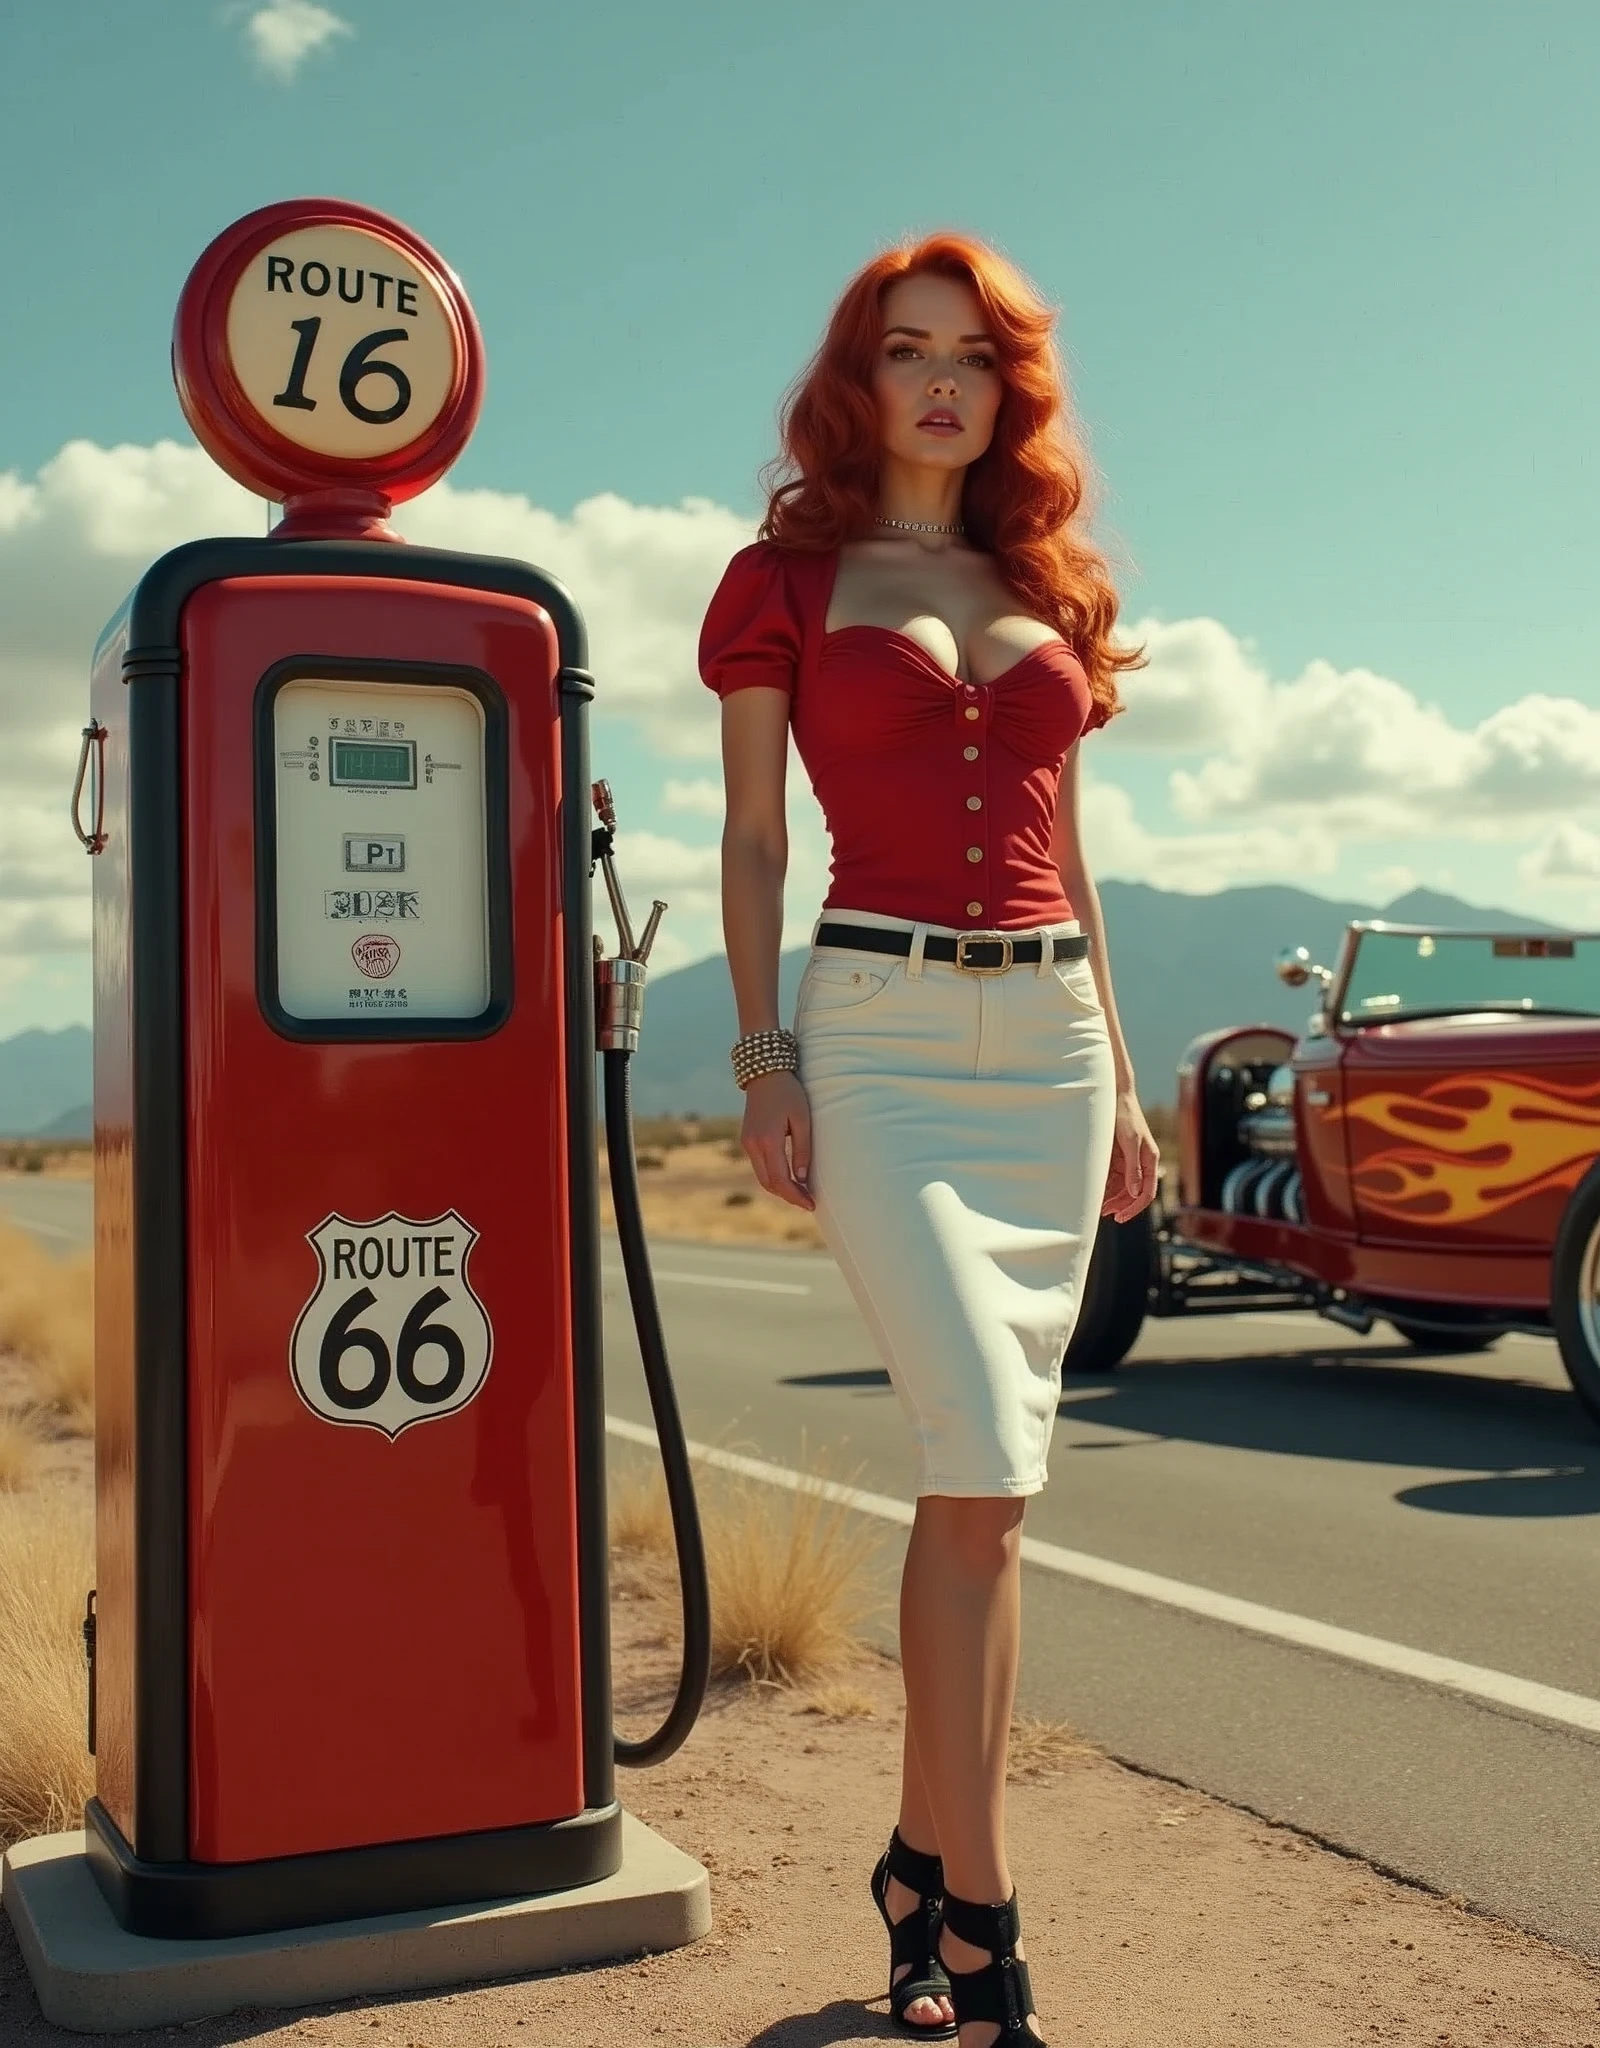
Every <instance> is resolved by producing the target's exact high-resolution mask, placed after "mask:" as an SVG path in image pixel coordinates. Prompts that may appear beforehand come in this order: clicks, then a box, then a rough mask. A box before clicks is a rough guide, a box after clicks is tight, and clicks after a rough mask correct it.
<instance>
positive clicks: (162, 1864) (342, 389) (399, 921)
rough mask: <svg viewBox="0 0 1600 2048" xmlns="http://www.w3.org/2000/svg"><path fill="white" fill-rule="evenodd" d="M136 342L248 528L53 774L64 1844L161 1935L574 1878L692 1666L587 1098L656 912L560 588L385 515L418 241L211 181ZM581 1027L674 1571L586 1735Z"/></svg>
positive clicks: (142, 589) (416, 441)
mask: <svg viewBox="0 0 1600 2048" xmlns="http://www.w3.org/2000/svg"><path fill="white" fill-rule="evenodd" d="M174 368H175V374H176V377H177V380H178V388H179V393H180V396H181V398H182V401H183V405H184V409H185V412H186V413H187V415H188V417H189V420H190V422H191V424H192V425H193V427H194V430H195V432H196V434H197V436H198V437H199V439H200V440H201V442H202V443H203V445H204V446H205V447H206V448H207V449H208V450H209V451H210V452H211V453H212V454H213V455H214V456H215V457H216V459H217V460H218V461H219V462H220V463H221V464H222V466H223V467H224V468H225V469H226V470H227V471H228V472H229V473H230V474H231V475H233V476H234V477H236V478H238V479H239V480H240V481H241V482H243V483H245V484H247V485H248V486H249V487H250V488H252V489H253V490H255V491H257V492H259V493H261V494H262V495H263V496H267V497H270V498H272V499H274V500H277V501H281V502H282V503H283V504H284V508H285V517H284V519H283V520H282V522H281V524H279V526H278V527H277V528H276V529H275V530H274V531H273V533H272V534H271V535H270V537H266V538H262V539H259V540H239V539H228V540H210V541H199V542H195V543H193V544H191V545H189V546H186V547H180V548H178V549H176V550H175V551H174V552H172V553H170V554H168V555H166V556H165V557H163V558H162V559H161V560H160V561H158V562H157V563H156V564H155V565H154V566H153V567H152V568H151V569H150V570H149V571H148V572H147V573H146V574H145V575H144V576H143V577H142V579H141V580H140V583H139V585H138V588H137V589H136V590H135V591H134V592H133V594H132V596H131V597H130V599H129V600H128V602H127V604H126V605H125V606H124V607H123V609H122V610H121V612H120V613H119V614H118V615H117V617H116V618H115V619H114V620H113V621H112V623H111V625H110V626H109V627H108V628H107V631H106V633H105V635H104V636H103V638H102V641H101V643H100V647H99V649H98V651H97V654H96V658H95V664H94V677H93V707H92V708H93V722H92V724H91V725H90V727H89V728H88V729H87V731H86V734H85V740H84V762H83V767H82V770H81V771H80V776H79V790H78V794H77V796H76V797H75V802H74V817H75V819H77V818H78V817H79V815H80V813H81V810H82V808H83V803H84V801H85V800H87V802H88V803H89V806H90V809H91V811H92V816H91V817H90V819H89V820H88V821H87V822H86V823H80V826H79V829H80V836H82V837H83V838H84V840H85V843H86V845H87V846H88V847H89V850H90V852H91V853H93V854H94V855H95V862H94V871H95V886H94V920H95V945H94V951H95V1126H96V1168H95V1172H96V1181H95V1219H96V1262H97V1263H96V1349H97V1358H96V1398H97V1415H98V1421H97V1443H96V1460H97V1471H96V1487H97V1521H98V1527H97V1548H98V1566H97V1589H96V1594H95V1596H94V1601H93V1609H92V1629H91V1632H90V1639H91V1643H92V1648H93V1658H92V1699H93V1708H92V1725H93V1728H94V1736H93V1743H94V1747H95V1749H96V1753H97V1756H96V1778H97V1791H96V1796H95V1798H94V1799H93V1800H92V1801H91V1802H90V1804H89V1807H88V1809H87V1828H88V1839H89V1850H90V1859H91V1863H92V1865H93V1868H94V1870H95V1873H96V1876H97V1878H98V1880H99V1883H100V1885H101V1887H102V1889H103V1890H104V1892H105V1893H106V1896H107V1897H108V1899H109V1900H110V1902H111V1905H112V1908H113V1910H114V1911H115V1913H116V1914H117V1917H118V1918H119V1919H120V1920H121V1921H122V1923H123V1924H124V1925H125V1926H126V1927H128V1928H130V1929H133V1930H134V1931H137V1932H140V1933H147V1934H163V1935H221V1934H234V1933H244V1932H252V1931H262V1930H266V1929H270V1928H280V1927H286V1926H296V1925H302V1924H309V1923H313V1922H318V1921H327V1920H331V1919H341V1918H346V1917H349V1916H353V1915H364V1914H371V1913H381V1912H387V1911H394V1910H399V1909H402V1908H408V1907H414V1906H424V1905H442V1904H447V1903H451V1902H459V1901H464V1900H468V1899H474V1898H487V1897H494V1896H511V1895H518V1894H524V1893H529V1892H538V1891H551V1890H557V1889H560V1888H563V1887H567V1886H571V1885H578V1884H583V1883H585V1882H587V1881H589V1880H592V1879H594V1878H597V1877H600V1876H602V1875H605V1874H608V1873H610V1872H611V1871H613V1870H615V1869H616V1868H617V1867H618V1865H619V1862H620V1857H621V1827H620V1808H619V1806H618V1802H617V1798H616V1793H615V1788H614V1783H613V1759H614V1756H615V1757H617V1758H620V1759H621V1760H623V1761H629V1762H642V1761H650V1760H653V1759H654V1758H655V1757H658V1756H661V1755H664V1754H667V1753H668V1752H669V1751H670V1750H671V1749H672V1748H675V1747H676V1746H677V1744H678V1743H679V1742H681V1741H682V1739H683V1737H684V1735H685V1734H686V1733H687V1732H688V1729H689V1727H690V1726H691V1725H692V1723H693V1720H694V1717H695V1714H696V1712H697V1711H698V1707H699V1704H700V1700H701V1697H702V1695H703V1692H704V1686H705V1678H706V1670H707V1663H708V1654H709V1653H708V1643H709V1629H708V1621H707V1610H706V1596H705V1574H704V1562H703V1557H702V1553H701V1549H700V1540H699V1530H698V1523H697V1520H696V1515H695V1507H694V1494H693V1488H692V1484H691V1482H690V1478H689V1470H688V1463H687V1459H686V1456H685V1453H684V1447H683V1437H682V1430H681V1428H680V1426H679V1423H678V1417H677V1411H676V1406H675V1402H674V1399H673V1394H672V1387H671V1382H670V1378H669V1376H668V1373H667V1366H666V1358H665V1354H664V1350H663V1346H662V1341H661V1331H660V1323H659V1318H658V1317H657V1314H656V1309H655V1300H654V1294H653V1290H652V1286H651V1280H650V1272H649V1264H648V1258H647V1254H646V1249H645V1244H644V1237H643V1231H642V1228H641V1226H640V1221H639V1206H638V1199H637V1188H636V1185H635V1182H634V1175H633V1151H632V1143H631V1131H630V1126H629V1118H628V1101H627V1062H628V1058H629V1054H630V1053H631V1051H632V1049H633V1048H634V1047H635V1046H636V1044H637V1042H638V1029H639V1001H640V998H641V997H642V992H643V986H644V979H645V971H646V970H645V956H646V954H647V952H648V950H649V944H650V941H651V939H652V938H653V936H654V933H655V929H656V925H657V922H658V920H659V918H660V914H661V911H662V910H663V909H664V908H665V906H664V905H662V904H660V903H658V904H657V905H656V906H655V908H654V910H653V911H652V913H651V917H650V920H649V922H648V924H647V925H646V927H645V930H644V932H643V934H642V935H641V937H640V938H639V940H638V941H635V940H634V937H633V933H632V929H631V925H630V923H629V920H628V916H627V908H626V905H625V903H624V901H623V898H622V895H621V891H620V887H619V886H618V884H617V880H616V876H615V873H614V870H613V866H612V860H611V847H612V828H613V825H614V819H613V816H612V814H611V811H610V800H609V793H608V792H607V791H606V789H605V785H604V784H597V785H595V789H594V801H595V802H596V804H597V805H598V806H599V807H600V808H601V811H602V817H601V822H600V824H599V826H598V827H594V826H592V824H591V814H590V804H591V791H590V783H589V765H588V740H587V722H586V721H587V710H588V704H589V699H590V697H591V695H592V693H593V688H594V685H593V682H592V679H591V678H590V676H589V674H588V672H587V669H586V666H585V661H586V652H585V644H584V629H583V623H582V620H581V618H580V616H579V613H578V610H577V607H576V606H575V604H574V603H573V601H572V599H571V598H570V597H569V596H568V594H567V592H566V591H565V590H564V589H563V588H562V587H561V585H560V584H559V583H557V582H556V581H555V580H554V579H553V578H551V577H549V576H546V575H544V574H542V573H541V572H540V571H538V570H537V569H534V568H531V567H529V566H528V565H527V564H525V563H522V562H517V561H509V560H497V559H492V558H488V557H477V556H471V555H461V554H452V553H445V552H442V551H437V550H431V549H424V548H416V547H410V546H407V545H404V544H402V543H401V542H400V541H399V540H398V538H397V537H396V536H395V535H393V534H392V532H391V531H390V529H389V528H388V525H387V513H388V510H389V508H390V505H391V503H392V502H393V501H395V500H397V499H401V498H405V497H409V496H411V495H414V494H415V493H416V492H417V491H419V490H421V489H423V488H424V487H425V486H426V485H427V484H429V483H431V482H433V481H434V480H435V479H436V478H437V477H438V476H440V475H441V474H442V473H443V471H444V470H445V469H446V468H447V467H448V465H449V464H450V462H451V461H452V460H453V459H454V457H455V456H456V455H457V454H458V453H459V452H460V450H461V448H462V447H463V446H464V445H465V442H466V440H467V437H468V435H469V434H470V432H471V430H472V426H473V423H474V421H475V419H476V416H477V412H478V407H479V403H480V399H481V393H482V377H483V372H482V351H481V343H480V341H479V337H478V332H477V327H476V324H475V322H474V320H473V316H472V312H471V309H470V307H469V305H468V303H467V300H466V296H465V293H464V292H463V290H462V288H461V286H460V284H459V282H458V281H457V279H456V278H455V277H454V276H453V275H452V273H451V272H450V271H449V270H448V269H447V268H446V266H445V265H444V264H443V263H442V262H441V261H440V259H439V258H438V257H437V256H436V255H435V254H434V253H433V251H432V250H431V249H429V248H428V246H427V245H426V243H424V242H422V241H421V240H420V239H419V238H418V237H416V236H415V235H413V234H411V233H410V232H409V230H407V229H405V228H403V227H401V226H400V225H399V224H398V223H396V222H394V221H392V220H389V219H388V218H386V217H385V216H384V215H382V214H378V213H374V212H371V211H370V210H368V209H365V208H362V207H357V206H352V205H347V204H343V203H338V202H331V201H320V200H305V201H296V202H292V203H289V204H285V205H281V206H275V207H269V208H267V209H265V210H264V211H262V212H259V213H256V214H252V215H251V216H249V217H248V218H247V219H245V220H242V221H240V222H238V223H236V224H235V225H234V226H233V227H232V228H230V229H229V230H228V231H227V232H226V233H224V234H223V235H222V236H221V237H219V239H218V240H217V241H216V242H215V243H213V245H212V246H211V248H209V249H208V250H207V251H206V253H205V255H204V256H203V257H202V258H201V260H200V262H199V263H198V265H197V266H196V268H195V270H194V272H193V273H192V275H191V277H190V279H189V282H188V284H187V286H186V288H185V290H184V294H183V298H182V301H181V304H180V306H179V310H178V318H177V326H176V332H175V337H174ZM597 860H598V861H599V862H600V863H601V864H602V868H603V872H604V875H605V879H606V882H607V885H608V889H609V890H610V893H611V900H612V904H613V906H614V909H615V912H616V916H617V922H618V927H619V937H620V940H621V946H620V951H619V953H618V955H617V956H616V957H614V958H604V957H602V949H601V945H600V941H599V939H598V937H596V936H594V934H593V932H592V924H591V910H590V892H591V876H592V871H593V867H594V864H595V862H596V861H597ZM591 946H592V948H593V950H592V951H591ZM597 989H598V993H599V1017H598V1025H599V1035H598V1038H597V1013H596V995H597ZM597 1045H598V1046H599V1047H600V1048H601V1050H602V1059H603V1069H604V1075H605V1096H606V1117H607V1135H608V1140H609V1143H608V1156H609V1160H610V1167H611V1173H612V1178H613V1185H614V1189H615V1194H616V1209H617V1216H618V1228H619V1235H620V1237H621V1243H622V1251H623V1258H624V1266H625V1271H626V1276H627V1281H628V1287H629V1293H630V1299H631V1302H632V1306H633V1311H634V1315H635V1319H636V1322H637V1325H638V1333H639V1339H640V1345H641V1350H642V1352H643V1356H644V1359H645V1364H646V1369H647V1374H648V1378H649V1385H650V1392H651V1398H652V1402H653V1404H654V1406H655V1412H656V1419H657V1425H658V1434H659V1437H660V1441H661V1445H662V1450H663V1455H664V1458H665V1462H666V1469H667V1474H668V1481H669V1492H670V1496H671V1501H672V1508H673V1517H674V1526H675V1529H676V1532H677V1537H678V1547H679V1560H680V1568H681V1573H682V1578H683V1585H684V1599H685V1656H684V1668H683V1678H682V1682H681V1684H680V1687H679V1692H678V1697H677V1699H676V1701H675V1703H674V1706H673V1709H672V1712H671V1713H670V1714H669V1716H668V1719H667V1721H666V1722H665V1724H664V1725H663V1727H662V1729H661V1730H659V1731H658V1732H657V1734H656V1735H655V1736H654V1737H652V1738H651V1739H650V1740H649V1741H647V1742H644V1743H638V1744H625V1743H621V1742H616V1743H615V1744H614V1738H613V1734H612V1729H611V1696H610V1675H609V1641H608V1626H607V1565H606V1518H605V1457H604V1451H605V1440H604V1426H605V1425H604V1412H603V1397H602V1385H601V1294H600V1233H599V1221H598V1175H597V1155H596V1145H595V1135H596V1132H595V1110H596V1105H595V1100H594V1072H595V1058H594V1056H595V1051H596V1047H597Z"/></svg>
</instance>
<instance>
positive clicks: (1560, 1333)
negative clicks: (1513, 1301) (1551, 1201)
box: [1550, 1162, 1600, 1422]
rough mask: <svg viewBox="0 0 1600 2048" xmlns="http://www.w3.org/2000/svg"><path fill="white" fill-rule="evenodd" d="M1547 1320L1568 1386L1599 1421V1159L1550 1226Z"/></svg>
mask: <svg viewBox="0 0 1600 2048" xmlns="http://www.w3.org/2000/svg"><path fill="white" fill-rule="evenodd" d="M1550 1320H1551V1322H1552V1323H1553V1324H1554V1325H1555V1332H1556V1342H1557V1344H1559V1345H1560V1347H1561V1363H1562V1364H1563V1365H1564V1366H1565V1367H1566V1368H1567V1377H1568V1379H1570V1380H1571V1382H1572V1385H1573V1391H1574V1392H1575V1393H1576V1394H1577V1396H1578V1399H1579V1400H1580V1401H1581V1402H1582V1403H1583V1405H1584V1407H1585V1408H1587V1409H1588V1411H1589V1413H1590V1414H1591V1415H1592V1416H1593V1417H1594V1419H1595V1420H1596V1421H1597V1422H1600V1162H1597V1163H1596V1164H1595V1165H1593V1166H1591V1167H1590V1169H1589V1171H1588V1173H1587V1174H1585V1176H1584V1177H1583V1179H1582V1180H1581V1181H1579V1183H1578V1185H1577V1188H1576V1190H1575V1192H1574V1194H1573V1197H1572V1200H1571V1201H1570V1202H1568V1204H1567V1213H1566V1214H1565V1215H1564V1216H1563V1217H1562V1219H1561V1228H1560V1229H1559V1230H1558V1231H1557V1232H1556V1244H1555V1251H1554V1254H1553V1255H1552V1257H1551V1260H1550Z"/></svg>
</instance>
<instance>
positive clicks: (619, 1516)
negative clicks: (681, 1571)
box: [609, 1466, 672, 1557]
mask: <svg viewBox="0 0 1600 2048" xmlns="http://www.w3.org/2000/svg"><path fill="white" fill-rule="evenodd" d="M609 1492H610V1502H609V1513H610V1519H611V1548H612V1549H613V1550H616V1551H623V1552H630V1553H633V1554H636V1555H642V1556H646V1557H671V1555H672V1508H671V1505H670V1504H669V1502H668V1500H667V1487H666V1481H665V1480H664V1479H663V1478H662V1477H661V1474H660V1473H659V1472H657V1471H653V1470H652V1469H651V1468H650V1467H648V1466H630V1467H629V1468H628V1469H627V1470H626V1471H624V1472H623V1473H621V1474H620V1475H613V1477H612V1480H611V1485H610V1488H609Z"/></svg>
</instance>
